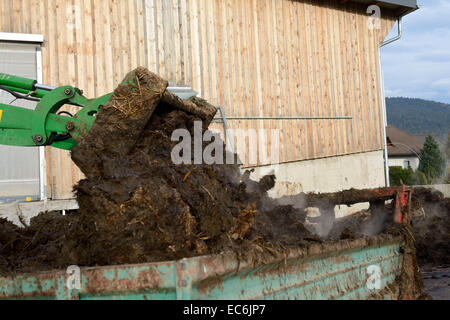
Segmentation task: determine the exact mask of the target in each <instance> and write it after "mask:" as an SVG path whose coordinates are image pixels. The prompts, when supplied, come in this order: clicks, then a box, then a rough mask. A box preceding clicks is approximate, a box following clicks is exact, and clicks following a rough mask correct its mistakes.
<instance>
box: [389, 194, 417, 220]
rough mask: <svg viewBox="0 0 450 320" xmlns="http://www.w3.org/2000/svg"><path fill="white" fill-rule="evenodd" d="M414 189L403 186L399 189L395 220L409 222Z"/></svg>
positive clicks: (396, 199)
mask: <svg viewBox="0 0 450 320" xmlns="http://www.w3.org/2000/svg"><path fill="white" fill-rule="evenodd" d="M412 192H413V189H412V188H407V187H406V186H402V188H401V189H400V190H398V189H397V193H396V196H395V206H394V221H395V222H397V223H403V224H407V223H408V216H409V213H410V207H411V196H412Z"/></svg>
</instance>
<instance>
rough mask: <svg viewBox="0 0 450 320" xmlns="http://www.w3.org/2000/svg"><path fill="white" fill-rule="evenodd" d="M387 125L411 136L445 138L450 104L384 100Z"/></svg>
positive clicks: (449, 116)
mask: <svg viewBox="0 0 450 320" xmlns="http://www.w3.org/2000/svg"><path fill="white" fill-rule="evenodd" d="M386 110H387V121H388V124H390V125H392V126H394V127H396V128H399V129H401V130H404V131H406V132H409V133H411V134H431V135H434V136H437V137H442V138H446V137H447V132H448V131H449V130H450V104H445V103H440V102H435V101H429V100H422V99H413V98H401V97H399V98H386Z"/></svg>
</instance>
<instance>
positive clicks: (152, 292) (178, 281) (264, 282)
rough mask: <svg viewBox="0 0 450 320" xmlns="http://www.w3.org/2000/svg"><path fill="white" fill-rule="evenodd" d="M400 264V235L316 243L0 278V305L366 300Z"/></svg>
mask: <svg viewBox="0 0 450 320" xmlns="http://www.w3.org/2000/svg"><path fill="white" fill-rule="evenodd" d="M405 259H406V260H405ZM405 261H409V257H408V253H407V250H405V243H404V239H403V237H394V236H391V235H379V236H375V237H371V238H362V239H356V240H341V241H337V242H331V243H325V244H320V243H317V244H313V245H311V246H308V247H306V248H302V249H292V250H289V251H288V252H287V253H286V255H284V256H278V257H274V256H272V257H266V258H264V262H260V263H254V262H252V261H249V260H241V261H240V260H238V259H237V258H236V256H235V255H234V254H227V255H210V256H201V257H194V258H188V259H182V260H179V261H169V262H157V263H147V264H136V265H119V266H106V267H89V268H80V269H79V271H80V273H79V287H77V286H75V287H73V284H74V282H71V281H72V280H74V279H75V280H76V276H77V275H76V274H71V275H69V274H67V273H66V270H63V271H51V272H42V273H35V274H21V275H15V276H10V277H3V278H0V299H81V300H84V299H86V300H88V299H148V300H151V299H162V300H170V299H182V300H184V299H193V300H195V299H231V300H234V299H367V298H369V297H370V296H372V295H374V294H375V293H377V292H380V290H382V289H384V288H385V287H386V286H387V285H388V284H391V283H393V282H394V280H395V278H396V276H398V275H399V274H400V273H401V272H402V270H403V269H404V263H405ZM75 269H76V268H75ZM370 270H379V275H375V276H378V278H374V274H371V271H370ZM74 276H75V278H74ZM373 279H375V280H377V279H378V280H379V282H378V286H376V285H375V286H374V285H373V284H374V283H370V282H371V281H372V280H373ZM382 298H387V299H391V298H395V297H394V296H392V295H390V294H387V295H386V294H385V295H384V296H382Z"/></svg>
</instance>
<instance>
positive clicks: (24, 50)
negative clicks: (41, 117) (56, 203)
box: [0, 33, 45, 203]
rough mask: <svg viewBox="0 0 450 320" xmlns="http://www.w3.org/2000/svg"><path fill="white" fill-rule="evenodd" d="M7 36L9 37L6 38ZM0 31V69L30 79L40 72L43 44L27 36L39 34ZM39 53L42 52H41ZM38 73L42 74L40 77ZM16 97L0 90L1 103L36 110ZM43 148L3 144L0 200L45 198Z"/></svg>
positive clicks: (0, 161) (32, 36)
mask: <svg viewBox="0 0 450 320" xmlns="http://www.w3.org/2000/svg"><path fill="white" fill-rule="evenodd" d="M5 35H7V36H8V37H5ZM14 35H15V34H4V33H0V72H2V73H8V74H13V75H17V76H21V77H26V78H30V79H38V78H39V77H40V76H41V75H40V74H39V75H38V72H39V73H40V70H39V68H40V65H39V62H38V61H39V59H38V58H39V56H38V50H40V44H38V43H35V42H33V43H27V42H26V41H31V40H27V39H28V38H30V39H35V36H37V35H29V36H30V37H28V38H27V37H25V38H23V36H27V35H23V34H17V37H16V38H15V37H14ZM39 53H40V52H39ZM38 76H39V77H38ZM13 100H14V97H12V96H11V95H10V94H8V93H7V92H5V91H0V103H2V104H7V105H14V106H19V107H22V108H29V109H34V108H35V107H36V102H33V101H26V100H15V101H13ZM41 155H42V150H40V148H26V147H16V146H4V145H0V203H2V202H10V201H15V200H17V201H30V200H39V199H41V198H42V196H41V195H42V193H41V191H42V184H41V182H42V181H41V180H43V179H42V172H41V171H42V169H41V168H40V163H41V162H40V160H41ZM44 177H45V174H44Z"/></svg>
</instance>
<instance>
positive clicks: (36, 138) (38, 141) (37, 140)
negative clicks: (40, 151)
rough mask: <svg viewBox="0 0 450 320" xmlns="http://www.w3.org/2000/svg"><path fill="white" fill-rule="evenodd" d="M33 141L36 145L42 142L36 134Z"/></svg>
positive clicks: (42, 139) (40, 137) (41, 138)
mask: <svg viewBox="0 0 450 320" xmlns="http://www.w3.org/2000/svg"><path fill="white" fill-rule="evenodd" d="M33 141H34V143H36V144H41V143H42V141H44V138H43V137H42V136H40V135H38V134H37V135H35V136H33Z"/></svg>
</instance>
